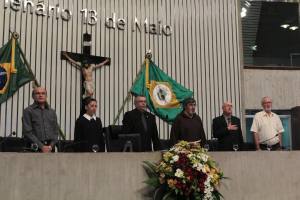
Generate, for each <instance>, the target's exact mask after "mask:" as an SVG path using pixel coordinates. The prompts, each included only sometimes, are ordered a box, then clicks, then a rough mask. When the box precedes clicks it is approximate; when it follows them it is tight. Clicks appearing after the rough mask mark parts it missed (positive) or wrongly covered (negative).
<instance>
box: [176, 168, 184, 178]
mask: <svg viewBox="0 0 300 200" xmlns="http://www.w3.org/2000/svg"><path fill="white" fill-rule="evenodd" d="M175 176H176V177H178V178H182V177H183V171H182V170H181V169H176V172H175Z"/></svg>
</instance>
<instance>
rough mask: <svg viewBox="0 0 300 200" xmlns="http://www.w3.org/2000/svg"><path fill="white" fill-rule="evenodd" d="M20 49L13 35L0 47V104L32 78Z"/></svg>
mask: <svg viewBox="0 0 300 200" xmlns="http://www.w3.org/2000/svg"><path fill="white" fill-rule="evenodd" d="M21 51H22V50H21V48H20V46H19V44H18V41H17V40H16V39H15V38H14V37H12V38H11V39H10V40H9V42H8V43H6V44H5V45H4V46H3V47H2V48H1V49H0V104H1V103H3V102H5V101H6V100H7V99H8V98H9V97H11V96H12V95H13V94H14V93H15V92H16V91H17V90H18V89H19V88H20V87H21V86H23V85H24V84H26V83H28V82H29V81H32V80H34V77H33V75H32V73H30V71H29V70H28V68H27V66H26V65H25V64H24V62H23V61H22V59H21Z"/></svg>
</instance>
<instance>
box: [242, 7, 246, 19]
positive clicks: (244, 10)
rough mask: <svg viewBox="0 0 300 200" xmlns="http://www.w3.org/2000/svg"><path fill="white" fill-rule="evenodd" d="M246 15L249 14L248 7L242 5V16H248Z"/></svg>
mask: <svg viewBox="0 0 300 200" xmlns="http://www.w3.org/2000/svg"><path fill="white" fill-rule="evenodd" d="M246 15H247V9H246V8H244V7H242V11H241V18H244V17H246Z"/></svg>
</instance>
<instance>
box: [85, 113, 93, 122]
mask: <svg viewBox="0 0 300 200" xmlns="http://www.w3.org/2000/svg"><path fill="white" fill-rule="evenodd" d="M83 117H84V118H86V119H87V120H89V121H91V119H94V120H95V121H96V115H93V116H90V115H88V114H86V113H85V114H84V115H83Z"/></svg>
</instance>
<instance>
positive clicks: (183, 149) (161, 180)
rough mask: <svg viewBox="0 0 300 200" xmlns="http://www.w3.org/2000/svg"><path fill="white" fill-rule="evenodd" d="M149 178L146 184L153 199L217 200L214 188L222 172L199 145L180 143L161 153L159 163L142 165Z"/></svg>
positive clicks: (218, 182) (216, 191)
mask: <svg viewBox="0 0 300 200" xmlns="http://www.w3.org/2000/svg"><path fill="white" fill-rule="evenodd" d="M144 168H145V170H146V172H147V174H148V176H149V179H148V180H146V181H145V183H146V184H148V185H150V186H153V187H154V188H155V192H154V199H155V200H156V199H160V200H161V199H162V200H208V199H209V200H210V199H212V200H219V199H221V197H222V195H221V194H220V193H219V191H218V189H217V187H218V185H219V184H220V181H221V179H223V178H224V176H223V172H222V171H221V170H220V169H219V168H218V167H217V164H216V162H215V161H214V160H213V159H212V158H211V157H210V156H209V155H208V154H207V150H205V149H203V148H201V146H200V144H199V143H189V142H185V141H181V142H179V143H178V144H176V145H175V146H173V147H172V148H171V149H170V150H169V151H166V152H164V153H163V156H162V160H161V161H160V162H159V163H151V162H148V161H144Z"/></svg>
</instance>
